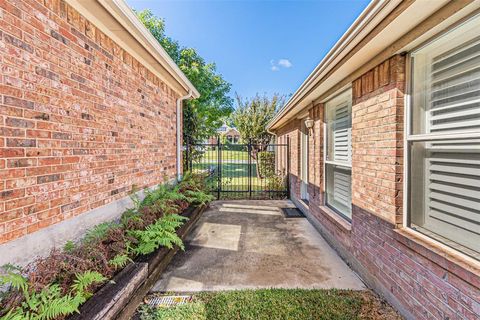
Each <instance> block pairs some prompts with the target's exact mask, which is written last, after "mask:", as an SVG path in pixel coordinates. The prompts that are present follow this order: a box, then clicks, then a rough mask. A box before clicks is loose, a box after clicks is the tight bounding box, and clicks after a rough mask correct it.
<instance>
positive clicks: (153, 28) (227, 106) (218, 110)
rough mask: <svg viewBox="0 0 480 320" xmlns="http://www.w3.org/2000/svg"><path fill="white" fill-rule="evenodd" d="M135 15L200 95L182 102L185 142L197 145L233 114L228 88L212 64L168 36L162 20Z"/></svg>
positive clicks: (148, 13)
mask: <svg viewBox="0 0 480 320" xmlns="http://www.w3.org/2000/svg"><path fill="white" fill-rule="evenodd" d="M137 16H138V18H139V19H140V21H142V23H143V24H144V25H145V26H146V27H147V29H148V30H149V31H150V32H151V33H152V35H153V36H154V37H155V39H157V41H158V42H159V43H160V45H161V46H162V47H163V48H164V49H165V51H167V53H168V54H169V55H170V57H171V58H172V60H173V61H174V62H175V63H176V64H177V65H178V66H179V68H180V70H182V72H183V73H184V74H185V75H186V76H187V78H188V79H189V80H190V81H191V82H192V84H193V85H194V86H195V88H197V90H198V91H199V92H200V98H198V99H193V100H189V101H186V102H185V103H184V108H183V141H184V143H185V144H189V145H190V144H194V143H198V142H200V141H203V140H205V139H207V138H208V137H210V136H212V135H214V134H215V132H216V131H215V130H216V129H217V128H218V127H220V126H221V125H222V120H223V119H224V118H225V117H228V116H229V115H230V114H231V112H232V111H233V108H232V105H233V100H232V98H230V97H229V96H228V93H229V92H230V88H231V85H230V84H229V83H228V82H227V81H225V80H224V79H223V77H222V75H220V74H219V73H218V72H217V70H216V66H215V64H214V63H206V62H205V60H204V59H203V58H202V57H201V56H200V55H199V54H198V53H197V51H196V50H195V49H193V48H187V47H183V46H181V45H180V44H179V43H178V41H175V40H173V39H172V38H170V37H167V36H166V35H165V21H164V20H163V19H161V18H158V17H156V16H155V15H154V14H153V13H152V12H151V11H150V10H143V11H140V12H137Z"/></svg>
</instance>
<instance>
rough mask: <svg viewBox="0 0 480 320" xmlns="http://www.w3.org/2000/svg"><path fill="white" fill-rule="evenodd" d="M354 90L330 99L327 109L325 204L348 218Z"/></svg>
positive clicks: (350, 210) (349, 211)
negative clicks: (352, 95)
mask: <svg viewBox="0 0 480 320" xmlns="http://www.w3.org/2000/svg"><path fill="white" fill-rule="evenodd" d="M350 92H351V90H348V91H346V92H343V93H342V94H340V95H338V96H336V97H335V98H333V99H331V100H330V101H328V102H327V103H326V105H325V110H326V113H325V115H326V119H325V121H326V124H327V135H326V140H327V141H326V146H327V151H326V160H327V161H326V165H325V171H326V178H325V179H326V186H327V188H326V191H327V192H326V204H327V205H328V206H330V207H332V208H333V209H335V210H336V211H337V212H339V213H340V214H341V215H342V216H344V217H346V218H347V219H351V216H352V171H351V162H352V112H351V100H352V98H351V93H350Z"/></svg>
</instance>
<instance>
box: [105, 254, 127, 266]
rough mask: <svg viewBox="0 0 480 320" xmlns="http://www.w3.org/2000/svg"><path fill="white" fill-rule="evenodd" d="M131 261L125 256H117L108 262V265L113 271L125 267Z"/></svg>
mask: <svg viewBox="0 0 480 320" xmlns="http://www.w3.org/2000/svg"><path fill="white" fill-rule="evenodd" d="M132 261H133V260H132V259H130V257H129V256H128V255H127V254H125V253H124V254H117V255H116V256H115V257H113V259H110V260H109V261H108V264H109V265H111V266H113V267H114V268H115V269H118V268H123V267H125V266H126V265H127V264H128V263H129V262H132Z"/></svg>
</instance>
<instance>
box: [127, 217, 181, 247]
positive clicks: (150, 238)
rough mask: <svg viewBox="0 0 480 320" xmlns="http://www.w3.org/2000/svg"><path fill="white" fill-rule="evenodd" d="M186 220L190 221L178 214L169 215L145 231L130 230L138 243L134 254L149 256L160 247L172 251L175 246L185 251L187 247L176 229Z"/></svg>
mask: <svg viewBox="0 0 480 320" xmlns="http://www.w3.org/2000/svg"><path fill="white" fill-rule="evenodd" d="M185 220H188V218H186V217H182V216H180V215H178V214H169V215H165V216H163V217H162V218H160V219H158V220H157V221H156V222H155V223H154V224H151V225H149V226H148V227H147V228H146V229H145V230H130V231H129V232H128V233H129V235H130V236H133V237H134V238H136V239H137V241H138V243H137V245H136V247H135V248H134V249H133V252H134V253H136V254H149V253H152V252H153V251H155V250H156V249H158V248H159V247H167V248H169V249H171V248H173V246H174V245H177V246H179V247H180V248H181V249H182V250H184V249H185V247H184V245H183V242H182V239H180V237H179V236H178V235H177V233H176V229H177V228H179V227H180V226H181V225H182V224H183V223H184V221H185Z"/></svg>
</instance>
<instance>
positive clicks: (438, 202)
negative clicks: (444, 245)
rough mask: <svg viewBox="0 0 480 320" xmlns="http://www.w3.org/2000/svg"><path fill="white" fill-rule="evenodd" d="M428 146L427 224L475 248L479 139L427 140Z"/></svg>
mask: <svg viewBox="0 0 480 320" xmlns="http://www.w3.org/2000/svg"><path fill="white" fill-rule="evenodd" d="M430 144H431V148H428V149H427V152H426V154H427V156H426V159H425V160H426V167H427V170H426V173H427V179H426V180H427V190H426V191H427V192H426V215H427V216H426V219H425V223H426V226H425V227H427V228H429V229H431V230H432V231H433V232H436V233H438V234H440V235H442V236H444V237H446V238H448V239H451V240H453V241H456V242H458V243H461V244H463V245H465V246H466V247H468V248H470V249H473V250H478V249H479V246H480V141H476V142H474V141H466V143H464V144H462V143H461V142H459V141H458V140H456V141H454V142H441V143H439V142H435V143H430Z"/></svg>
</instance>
